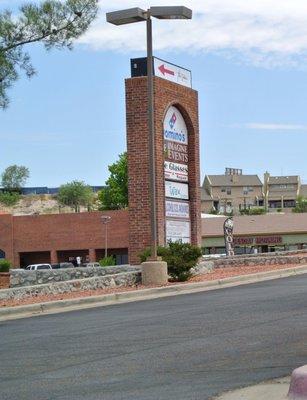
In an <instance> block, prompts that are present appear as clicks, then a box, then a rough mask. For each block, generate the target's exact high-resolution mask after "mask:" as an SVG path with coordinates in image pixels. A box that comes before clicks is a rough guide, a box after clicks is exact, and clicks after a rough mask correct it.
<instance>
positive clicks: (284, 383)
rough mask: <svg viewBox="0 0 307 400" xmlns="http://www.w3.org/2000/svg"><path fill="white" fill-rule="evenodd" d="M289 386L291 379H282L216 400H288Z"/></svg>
mask: <svg viewBox="0 0 307 400" xmlns="http://www.w3.org/2000/svg"><path fill="white" fill-rule="evenodd" d="M289 385H290V377H287V378H280V379H275V380H273V381H268V382H264V383H260V384H259V385H255V386H250V387H248V388H244V389H239V390H235V391H233V392H228V393H224V394H222V395H220V396H218V397H215V398H214V400H286V399H287V393H288V390H289Z"/></svg>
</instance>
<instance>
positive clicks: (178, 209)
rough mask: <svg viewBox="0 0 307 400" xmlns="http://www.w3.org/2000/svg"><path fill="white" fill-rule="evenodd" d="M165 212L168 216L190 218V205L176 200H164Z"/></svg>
mask: <svg viewBox="0 0 307 400" xmlns="http://www.w3.org/2000/svg"><path fill="white" fill-rule="evenodd" d="M165 214H166V217H169V218H186V219H189V218H190V205H189V203H183V202H178V201H170V200H166V202H165Z"/></svg>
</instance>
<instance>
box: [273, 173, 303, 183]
mask: <svg viewBox="0 0 307 400" xmlns="http://www.w3.org/2000/svg"><path fill="white" fill-rule="evenodd" d="M299 180H300V178H299V176H297V175H294V176H270V177H269V180H268V183H269V185H285V184H287V183H290V184H297V183H299Z"/></svg>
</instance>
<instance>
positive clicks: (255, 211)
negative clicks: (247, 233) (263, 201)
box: [240, 207, 265, 215]
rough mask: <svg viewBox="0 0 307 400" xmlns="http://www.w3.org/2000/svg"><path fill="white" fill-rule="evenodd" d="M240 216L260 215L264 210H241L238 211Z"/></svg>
mask: <svg viewBox="0 0 307 400" xmlns="http://www.w3.org/2000/svg"><path fill="white" fill-rule="evenodd" d="M240 214H241V215H262V214H265V209H264V208H261V207H259V208H242V209H241V210H240Z"/></svg>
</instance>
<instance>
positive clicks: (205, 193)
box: [200, 187, 212, 201]
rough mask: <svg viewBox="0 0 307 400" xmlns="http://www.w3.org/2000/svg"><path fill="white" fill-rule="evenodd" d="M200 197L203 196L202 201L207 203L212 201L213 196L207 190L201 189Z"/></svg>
mask: <svg viewBox="0 0 307 400" xmlns="http://www.w3.org/2000/svg"><path fill="white" fill-rule="evenodd" d="M200 196H201V200H203V201H204V200H205V201H206V200H207V201H212V196H211V195H210V194H209V193H208V192H207V190H206V189H205V188H203V187H202V188H200Z"/></svg>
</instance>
